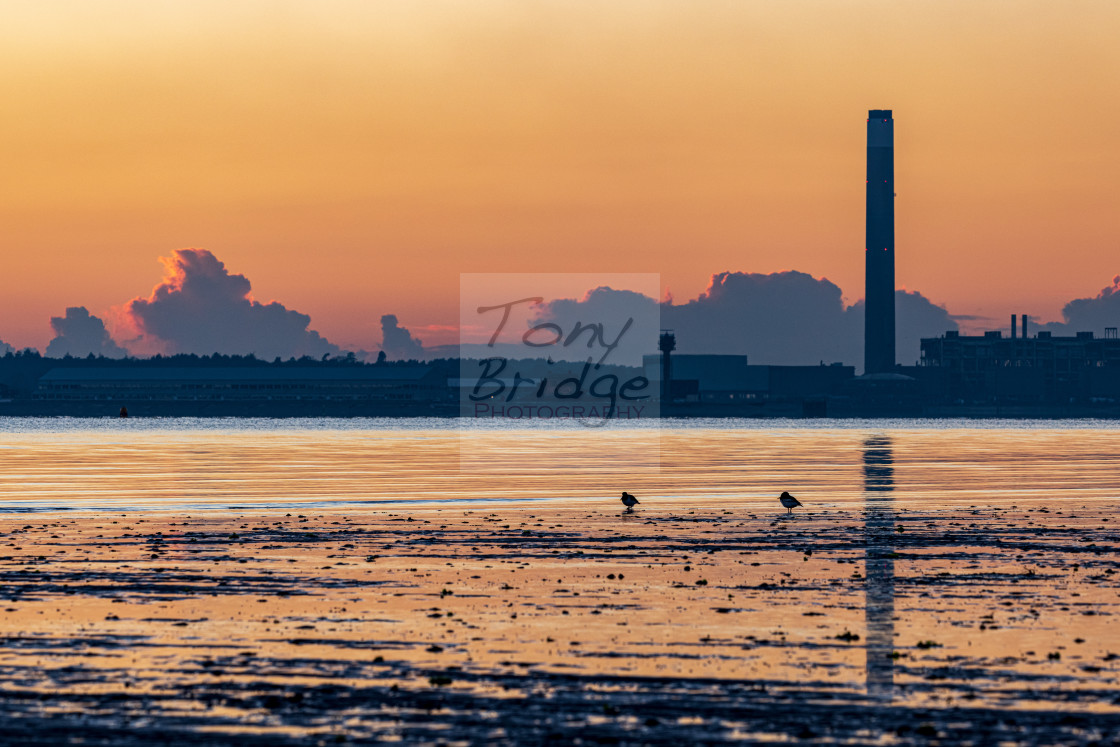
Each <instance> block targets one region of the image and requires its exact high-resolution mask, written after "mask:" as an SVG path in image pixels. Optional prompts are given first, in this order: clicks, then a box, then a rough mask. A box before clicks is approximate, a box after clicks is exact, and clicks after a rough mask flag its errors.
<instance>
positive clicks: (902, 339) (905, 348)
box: [846, 290, 960, 368]
mask: <svg viewBox="0 0 1120 747" xmlns="http://www.w3.org/2000/svg"><path fill="white" fill-rule="evenodd" d="M847 313H848V314H849V315H850V316H851V317H852V322H853V324H854V326H855V330H856V334H857V339H856V340H855V341H854V343H855V344H856V346H857V348H858V350H859V351H860V352H859V353H858V358H851V357H850V358H847V359H846V361H847V362H853V363H855V364H856V367H857V368H862V365H863V352H862V351H863V314H864V306H863V299H860V300H859V301H858V302H856V303H855V304H853V305H852V306H850V307H848V310H847ZM958 318H960V317H957V316H954V315H953V314H950V313H949V312H948V310H946V309H945V307H943V306H938V305H937V304H935V303H933V302H932V301H930V300H929V299H928V298H926V297H925V296H923V295H922V294H921V293H918V292H917V291H907V290H896V291H895V292H894V328H895V339H894V345H895V360H896V361H897V362H898V363H900V364H902V365H904V366H913V365H916V364H917V362H918V359H919V358H920V357H921V354H922V351H921V342H920V341H921V339H922V338H923V337H940V336H941V335H943V334H945V333H946V332H947V331H950V330H957V329H958V325H957V319H958Z"/></svg>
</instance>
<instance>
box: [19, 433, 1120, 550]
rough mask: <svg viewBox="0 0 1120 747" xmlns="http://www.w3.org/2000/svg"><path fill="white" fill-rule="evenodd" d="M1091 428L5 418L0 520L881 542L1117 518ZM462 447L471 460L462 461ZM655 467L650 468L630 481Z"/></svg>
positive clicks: (1102, 448)
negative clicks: (676, 530) (243, 511)
mask: <svg viewBox="0 0 1120 747" xmlns="http://www.w3.org/2000/svg"><path fill="white" fill-rule="evenodd" d="M960 425H968V424H960ZM1091 425H1092V427H1085V425H1084V424H1077V423H1048V424H1037V428H1035V429H1033V430H1031V429H1025V428H1022V427H1020V426H1019V425H1017V424H1009V425H1008V427H1006V428H992V427H988V426H985V427H975V426H970V427H960V428H954V429H947V428H945V427H943V424H930V423H920V422H910V423H907V422H904V421H899V422H896V423H894V424H893V426H892V427H885V425H884V424H882V423H880V424H874V423H870V422H853V423H849V422H834V421H813V422H805V423H795V422H771V421H743V420H740V421H735V420H731V421H707V422H703V423H700V422H695V421H683V422H668V421H667V422H666V423H665V424H663V426H662V427H660V428H657V429H650V428H621V429H603V428H596V429H578V428H569V429H531V428H525V429H518V430H511V429H496V428H494V429H485V428H479V429H477V430H473V431H466V432H463V433H461V432H460V430H459V429H458V428H457V427H455V424H454V421H438V420H415V421H411V420H397V421H392V420H384V421H378V420H361V421H347V420H330V421H258V420H237V419H227V420H219V421H211V422H207V421H190V420H186V419H184V420H177V419H167V420H155V419H153V420H147V421H145V420H143V419H135V420H131V419H130V420H128V421H118V420H107V421H82V420H64V419H54V420H52V419H24V420H20V419H15V418H11V419H0V510H7V511H29V510H36V511H38V510H54V509H83V508H114V509H120V510H131V509H161V508H168V509H184V508H185V509H192V510H194V509H199V508H215V509H221V508H231V507H238V506H250V507H262V506H267V507H270V508H273V509H283V510H292V509H295V508H307V509H313V508H329V507H347V506H353V507H366V508H368V507H375V506H391V505H394V504H396V505H405V504H412V505H431V504H439V503H444V502H455V503H459V504H465V503H466V502H471V503H475V504H500V503H508V502H518V503H535V504H541V503H555V504H558V505H573V504H583V503H589V502H595V501H603V500H605V499H607V498H610V499H611V500H612V504H613V502H616V501H617V497H618V495H619V494H620V493H621V492H622V491H623V490H628V491H629V492H631V493H633V494H635V495H637V496H638V497H639V499H641V500H642V506H643V509H645V510H650V509H656V508H657V507H661V508H670V507H679V506H684V505H689V504H701V505H705V506H715V505H723V506H726V507H728V508H733V507H734V506H736V505H751V506H764V505H769V504H771V503H773V502H774V501H775V497H776V496H777V495H779V494H780V493H781V492H782V491H783V490H791V491H792V492H794V494H795V495H798V496H799V497H809V498H810V500H811V503H807V504H806V505H807V506H812V508H813V509H814V510H815V509H821V508H825V507H828V506H841V505H847V506H850V507H856V506H860V507H863V506H864V505H866V507H867V508H868V510H869V522H870V524H869V526H879V523H880V522H883V524H882V526H883V527H884V528H885V529H886V530H888V531H887V534H889V533H890V532H889V530H890V529H892V528H893V527H890V526H888V525H889V523H890V515H889V512H888V513H887V514H883V513H882V512H878V513H876V511H872V510H871V509H872V508H875V507H881V508H885V509H889V508H890V506H892V505H893V506H896V507H897V506H903V505H919V506H921V507H923V508H926V509H930V508H936V507H938V506H960V505H961V504H962V503H964V504H977V503H982V504H985V505H990V504H993V503H997V504H1007V503H1017V502H1019V503H1030V502H1037V501H1053V500H1055V499H1060V498H1068V499H1075V500H1077V501H1079V502H1095V501H1100V502H1108V501H1111V500H1112V496H1115V495H1117V494H1120V469H1118V468H1120V450H1117V449H1116V437H1117V430H1116V426H1115V425H1107V426H1106V424H1103V423H1093V424H1091ZM1073 426H1076V428H1074V427H1073ZM875 434H882V435H880V436H875ZM875 439H882V440H881V441H877V440H875ZM464 442H466V443H469V444H470V448H471V449H472V453H473V454H474V455H475V456H478V457H480V458H479V460H476V461H470V462H469V463H464V462H463V461H461V459H460V456H461V452H462V444H463V443H464ZM636 454H637V455H639V457H640V458H639V457H636V456H635V455H636ZM861 454H862V455H863V456H862V457H861V456H859V455H861ZM649 460H654V461H655V462H656V467H657V468H656V469H635V467H634V465H635V464H642V463H648V461H649ZM464 466H466V468H464ZM895 470H897V474H892V473H893V472H894V471H895ZM900 475H901V476H902V477H901V478H900V477H899V476H900ZM886 554H889V550H887V551H886ZM876 562H878V561H876Z"/></svg>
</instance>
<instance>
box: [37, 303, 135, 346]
mask: <svg viewBox="0 0 1120 747" xmlns="http://www.w3.org/2000/svg"><path fill="white" fill-rule="evenodd" d="M51 329H52V330H54V334H55V338H54V339H53V340H51V341H50V344H48V345H47V356H48V357H50V358H62V357H64V356H66V355H72V356H74V357H81V358H84V357H85V356H87V355H90V354H91V353H92V354H93V355H103V356H105V357H106V358H123V357H125V356H126V355H128V351H127V350H125V349H124V348H122V347H121V346H120V345H117V343H115V342H113V338H111V337H110V336H109V332H108V330H106V329H105V323H104V322H103V321H101V319H99V318H98V317H96V316H93V315H92V314H90V313H89V311H88V310H87V309H86V308H85V307H84V306H71V307H70V308H68V309H66V316H64V317H62V316H52V317H51Z"/></svg>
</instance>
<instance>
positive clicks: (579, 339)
mask: <svg viewBox="0 0 1120 747" xmlns="http://www.w3.org/2000/svg"><path fill="white" fill-rule="evenodd" d="M534 311H535V312H536V313H535V314H534V317H533V319H532V320H531V324H533V325H539V324H552V325H555V327H553V328H551V329H550V330H545V331H542V333H540V334H538V335H536V336H535V337H536V338H540V341H544V342H547V341H549V340H552V339H556V343H555V344H554V345H550V346H548V347H544V348H538V349H537V352H538V353H540V355H542V356H545V355H547V356H549V357H551V358H553V359H554V360H573V361H583V360H587V358H588V357H592V358H593V359H594V360H595V361H596V362H598V361H599V360H603V362H604V363H609V364H615V365H624V366H641V365H642V356H643V355H648V354H649V353H650V352H651V351H654V350H656V349H657V335H658V332H659V331H660V329H661V310H660V305H659V304H658V303H657V302H656V301H654V300H653V299H652V298H650V297H648V296H645V295H643V294H641V293H637V292H635V291H631V290H614V289H613V288H610V287H607V286H602V287H599V288H595V289H593V290H590V291H588V292H587V293H586V294H584V296H583V298H581V299H578V300H577V299H568V298H565V299H557V300H553V301H548V302H546V303H543V304H539V305H538V306H536V307H534ZM608 349H609V352H608ZM526 352H527V350H526V349H522V351H521V354H522V355H525V353H526ZM604 356H606V357H605V359H604Z"/></svg>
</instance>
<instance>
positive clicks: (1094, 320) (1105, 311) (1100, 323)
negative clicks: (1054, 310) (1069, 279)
mask: <svg viewBox="0 0 1120 747" xmlns="http://www.w3.org/2000/svg"><path fill="white" fill-rule="evenodd" d="M1062 318H1063V319H1064V320H1065V321H1064V322H1050V323H1049V324H1043V325H1038V326H1036V327H1035V330H1039V329H1041V330H1048V331H1050V332H1051V333H1053V334H1056V335H1073V334H1075V333H1077V332H1093V333H1096V334H1098V335H1100V334H1102V333H1103V332H1104V329H1105V327H1120V275H1117V276H1116V277H1114V278H1112V284H1111V285H1108V286H1106V287H1104V288H1102V289H1101V292H1100V293H1098V294H1097V295H1096V296H1095V297H1093V298H1075V299H1074V300H1072V301H1070V302H1069V303H1067V304H1066V305H1065V306H1064V307H1062Z"/></svg>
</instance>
